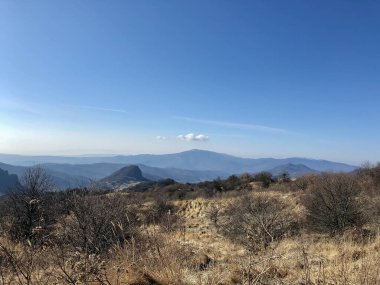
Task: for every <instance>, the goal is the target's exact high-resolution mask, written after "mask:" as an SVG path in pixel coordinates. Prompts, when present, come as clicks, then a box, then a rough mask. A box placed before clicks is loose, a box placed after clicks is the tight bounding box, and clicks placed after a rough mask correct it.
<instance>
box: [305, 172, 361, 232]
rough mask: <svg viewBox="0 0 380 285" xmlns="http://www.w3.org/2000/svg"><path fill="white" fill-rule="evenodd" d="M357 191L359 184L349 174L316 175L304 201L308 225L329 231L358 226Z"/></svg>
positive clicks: (359, 222)
mask: <svg viewBox="0 0 380 285" xmlns="http://www.w3.org/2000/svg"><path fill="white" fill-rule="evenodd" d="M359 193H360V187H359V185H358V183H357V181H356V180H355V177H354V176H353V175H349V174H322V175H320V176H319V177H318V178H317V179H316V181H315V183H314V185H313V186H312V187H311V190H310V192H309V193H308V196H307V197H306V199H305V201H304V205H305V207H306V209H307V210H308V220H309V224H310V225H311V226H312V227H314V228H317V229H319V230H322V231H328V232H330V233H331V234H335V233H338V232H341V231H343V230H344V229H346V228H348V227H352V226H360V225H362V224H363V222H364V219H363V215H362V211H361V207H360V204H359V201H358V195H359Z"/></svg>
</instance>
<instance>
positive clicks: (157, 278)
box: [0, 191, 380, 285]
mask: <svg viewBox="0 0 380 285" xmlns="http://www.w3.org/2000/svg"><path fill="white" fill-rule="evenodd" d="M249 195H253V196H255V195H263V193H257V192H252V193H250V194H249ZM265 195H270V196H273V197H277V198H279V199H282V200H283V201H286V203H289V204H291V205H292V206H293V209H294V211H295V213H297V215H298V216H299V219H302V217H303V216H304V211H305V210H304V208H303V207H302V205H301V203H300V199H301V195H302V194H301V193H299V192H298V193H297V192H286V193H284V192H282V191H281V192H276V191H271V192H269V193H266V194H265ZM239 196H240V194H239V193H229V194H228V195H220V196H219V197H215V198H210V199H206V198H197V199H193V200H178V201H174V202H173V204H174V205H175V207H176V208H177V209H178V213H177V214H178V215H179V216H181V217H182V218H183V224H181V226H180V227H178V228H176V229H175V230H174V231H170V232H167V231H163V230H162V229H161V228H160V226H159V225H149V226H148V225H143V226H142V227H141V232H142V234H141V237H140V239H139V240H138V241H137V240H136V241H134V240H132V241H130V242H128V243H127V244H126V245H124V246H120V245H119V246H117V247H114V248H112V249H111V250H110V251H109V252H108V253H107V254H105V255H104V256H98V257H94V256H92V257H91V256H86V257H85V256H77V260H75V253H66V254H67V256H66V257H65V258H64V259H63V260H61V261H62V263H61V266H64V268H65V269H66V270H67V275H70V276H71V277H72V278H73V279H72V280H71V281H70V278H69V277H68V276H65V272H63V271H62V268H61V269H60V268H59V266H58V264H59V263H57V259H59V258H58V257H59V255H58V254H57V252H56V251H52V250H48V249H44V250H42V251H33V250H32V248H27V247H25V246H22V245H20V244H15V243H12V242H11V241H9V240H4V239H3V240H0V244H1V245H3V247H4V248H6V249H7V250H10V251H11V254H12V256H13V258H14V261H15V262H17V263H18V264H19V265H20V268H21V269H19V270H23V272H24V271H25V272H29V273H28V274H30V275H31V278H30V280H29V281H28V280H27V278H25V277H23V273H22V272H20V271H17V269H15V268H14V266H11V265H10V264H9V260H8V259H7V257H6V252H5V251H4V250H1V251H0V284H1V285H14V284H17V285H21V284H22V285H24V284H28V285H40V284H57V285H59V284H62V285H63V284H72V285H74V284H77V285H79V284H102V285H103V284H104V285H111V284H112V285H121V284H134V285H143V284H162V285H171V284H172V285H181V284H183V285H185V284H186V285H187V284H188V285H191V284H194V285H195V284H200V285H202V284H204V285H206V284H210V285H214V284H215V285H216V284H219V285H222V284H225V285H227V284H268V285H270V284H273V285H274V284H289V285H290V284H299V285H301V284H304V285H307V284H310V285H311V284H323V285H328V284H329V285H330V284H331V285H375V284H380V237H379V236H377V237H375V238H373V239H372V240H368V241H367V240H364V241H358V240H357V239H356V238H355V235H354V234H353V233H352V232H350V233H347V234H345V235H343V236H341V237H335V238H332V237H330V236H326V235H320V234H316V233H308V232H306V231H305V230H303V231H301V233H300V234H299V235H298V236H297V237H294V238H285V239H283V240H281V241H278V242H274V243H273V244H271V245H270V247H269V248H268V249H266V250H265V251H264V250H263V251H258V252H250V251H248V250H247V249H246V248H245V247H243V246H242V245H240V244H238V243H235V242H234V241H231V240H230V239H228V238H226V237H224V236H223V235H222V234H221V233H220V232H219V230H218V228H217V226H216V225H215V224H214V223H213V222H212V221H211V220H210V219H209V213H210V211H211V210H212V209H213V208H215V207H218V208H220V209H221V211H223V209H225V208H226V207H227V206H228V205H229V204H231V203H234V202H235V201H236V199H237V198H238V197H239ZM149 203H150V202H149ZM149 207H150V204H146V205H143V207H141V209H142V210H144V211H146V209H149ZM4 248H3V249H4ZM80 264H82V265H83V266H82V265H80ZM81 266H82V267H81ZM81 274H82V275H83V276H82V277H81V276H80V275H81ZM65 277H66V278H65ZM18 278H21V279H18ZM70 282H71V283H70Z"/></svg>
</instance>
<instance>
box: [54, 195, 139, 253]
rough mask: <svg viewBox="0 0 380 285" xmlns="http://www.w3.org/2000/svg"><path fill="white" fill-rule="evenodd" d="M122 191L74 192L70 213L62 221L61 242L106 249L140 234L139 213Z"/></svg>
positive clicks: (92, 250)
mask: <svg viewBox="0 0 380 285" xmlns="http://www.w3.org/2000/svg"><path fill="white" fill-rule="evenodd" d="M122 198H123V197H122V194H121V195H94V196H93V195H86V196H80V195H74V196H73V197H72V198H71V204H72V206H71V207H72V210H71V212H70V214H69V215H68V216H67V217H66V218H63V219H62V220H61V221H59V223H58V229H57V237H58V239H59V242H60V243H64V244H67V245H71V246H72V247H74V248H79V249H80V250H81V251H82V252H86V253H102V252H105V251H106V250H107V249H109V248H110V247H111V246H114V245H123V243H125V242H126V241H128V240H129V239H131V238H132V237H133V236H134V235H136V234H137V216H136V214H135V213H134V211H131V207H130V206H128V205H127V204H126V201H125V199H122Z"/></svg>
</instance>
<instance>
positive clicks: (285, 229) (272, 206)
mask: <svg viewBox="0 0 380 285" xmlns="http://www.w3.org/2000/svg"><path fill="white" fill-rule="evenodd" d="M224 216H225V219H226V220H225V225H224V226H223V229H224V232H225V234H227V236H229V237H230V238H232V239H236V240H238V241H240V242H242V243H243V244H244V245H246V246H247V247H248V248H250V249H258V248H260V247H264V248H266V247H268V245H269V244H270V243H271V242H273V241H276V240H279V239H281V238H283V237H284V236H286V235H291V234H294V233H295V232H296V231H297V229H298V224H297V222H296V218H295V216H294V215H293V213H292V211H291V210H290V208H289V206H288V205H287V204H285V203H284V202H282V201H280V200H279V199H277V198H274V197H270V196H268V195H266V194H261V195H257V196H255V197H252V196H245V197H242V198H241V199H240V200H238V201H237V202H235V203H234V204H232V205H231V206H230V207H229V208H228V209H227V210H226V212H225V213H224Z"/></svg>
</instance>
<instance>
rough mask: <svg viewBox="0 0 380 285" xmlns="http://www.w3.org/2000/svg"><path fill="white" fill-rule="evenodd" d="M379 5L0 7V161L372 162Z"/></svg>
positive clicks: (377, 153)
mask: <svg viewBox="0 0 380 285" xmlns="http://www.w3.org/2000/svg"><path fill="white" fill-rule="evenodd" d="M379 13H380V2H375V1H360V3H359V2H356V1H334V2H331V1H318V2H307V1H300V0H299V1H292V2H281V1H237V2H231V1H187V2H185V1H148V0H147V1H110V2H103V1H74V0H69V1H62V2H51V1H47V0H46V1H45V0H41V1H33V2H23V1H9V0H5V1H1V2H0V42H1V45H0V62H1V63H2V64H1V65H0V153H9V154H22V155H53V154H54V155H66V156H67V155H83V154H88V153H92V154H141V153H153V154H163V153H176V152H181V151H186V150H189V149H207V150H210V151H215V152H220V153H226V154H231V155H234V156H239V157H250V158H257V157H274V158H285V157H307V158H314V159H326V160H331V161H339V162H346V163H350V164H356V165H360V164H361V163H363V162H365V161H370V162H373V163H375V162H377V161H380V149H379V147H378V145H379V142H380V133H379V132H378V131H377V130H378V124H379V122H380V112H379V111H378V108H379V106H380V96H379V93H380V53H379V50H380V34H379V33H378V31H379V29H380V18H379V17H378V15H379Z"/></svg>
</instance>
